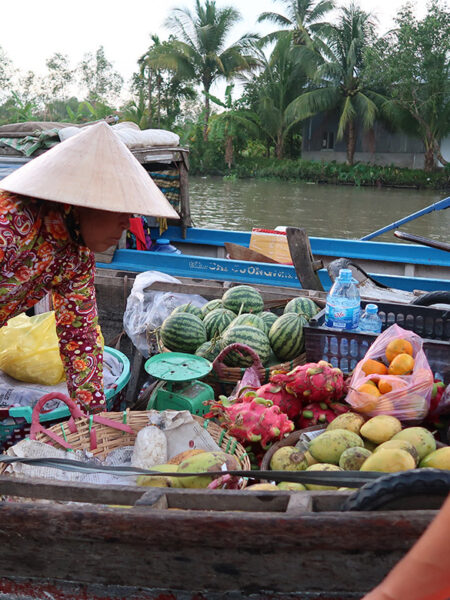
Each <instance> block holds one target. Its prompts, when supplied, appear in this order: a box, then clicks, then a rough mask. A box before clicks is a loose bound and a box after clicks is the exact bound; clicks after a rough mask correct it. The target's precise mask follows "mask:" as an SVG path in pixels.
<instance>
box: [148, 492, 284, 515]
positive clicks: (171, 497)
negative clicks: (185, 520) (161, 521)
mask: <svg viewBox="0 0 450 600" xmlns="http://www.w3.org/2000/svg"><path fill="white" fill-rule="evenodd" d="M291 496H292V493H291V492H287V491H282V490H280V491H279V492H271V491H264V490H261V491H259V492H256V491H251V490H246V489H243V490H208V491H206V490H194V489H192V490H191V489H177V488H173V489H165V488H159V489H156V488H153V489H150V490H149V491H148V492H147V493H146V494H144V495H143V496H142V497H141V498H140V499H139V500H138V501H137V502H136V506H151V507H152V508H155V507H156V508H161V507H162V506H163V501H162V498H165V499H166V501H165V505H166V507H167V508H177V509H181V510H194V511H198V510H207V511H214V512H216V511H219V512H224V511H243V512H251V513H260V512H286V510H287V507H288V504H289V502H290V499H291Z"/></svg>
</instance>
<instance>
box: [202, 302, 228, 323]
mask: <svg viewBox="0 0 450 600" xmlns="http://www.w3.org/2000/svg"><path fill="white" fill-rule="evenodd" d="M216 308H223V304H222V300H220V298H216V299H215V300H210V301H209V302H207V303H206V304H204V305H203V306H202V308H201V311H202V318H203V319H204V318H205V317H206V315H207V314H208V313H209V312H211V311H212V310H214V309H216Z"/></svg>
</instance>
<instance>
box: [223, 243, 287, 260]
mask: <svg viewBox="0 0 450 600" xmlns="http://www.w3.org/2000/svg"><path fill="white" fill-rule="evenodd" d="M224 246H225V249H226V251H227V252H228V254H229V256H230V258H231V259H232V260H247V261H250V262H261V263H271V264H274V263H275V264H279V263H278V261H276V260H274V259H273V258H270V256H266V255H265V254H261V252H257V251H256V250H252V249H251V248H247V246H240V245H239V244H232V243H231V242H225V243H224Z"/></svg>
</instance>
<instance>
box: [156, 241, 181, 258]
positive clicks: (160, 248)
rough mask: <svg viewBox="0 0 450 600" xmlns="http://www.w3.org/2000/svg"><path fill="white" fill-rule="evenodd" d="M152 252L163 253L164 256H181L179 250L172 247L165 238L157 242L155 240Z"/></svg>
mask: <svg viewBox="0 0 450 600" xmlns="http://www.w3.org/2000/svg"><path fill="white" fill-rule="evenodd" d="M153 252H165V253H166V254H181V250H178V248H175V246H172V244H171V243H170V240H167V239H166V238H160V239H159V240H156V244H155V246H154V248H153Z"/></svg>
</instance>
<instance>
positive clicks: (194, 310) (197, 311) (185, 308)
mask: <svg viewBox="0 0 450 600" xmlns="http://www.w3.org/2000/svg"><path fill="white" fill-rule="evenodd" d="M179 312H188V313H191V314H193V315H195V316H196V317H198V318H199V319H201V318H202V309H201V308H199V307H198V306H194V305H193V304H191V303H189V304H181V305H180V306H177V307H176V308H174V309H173V311H172V314H175V313H179Z"/></svg>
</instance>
